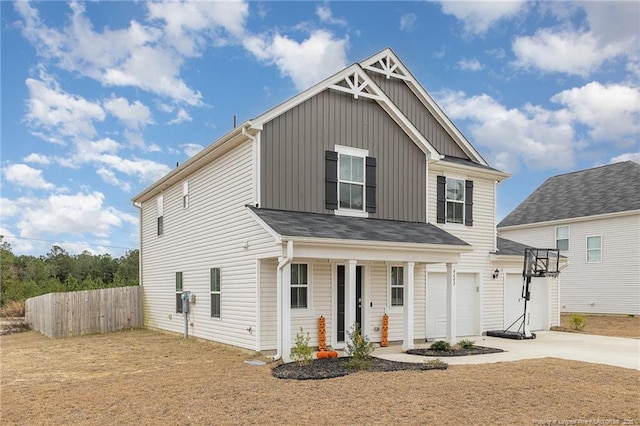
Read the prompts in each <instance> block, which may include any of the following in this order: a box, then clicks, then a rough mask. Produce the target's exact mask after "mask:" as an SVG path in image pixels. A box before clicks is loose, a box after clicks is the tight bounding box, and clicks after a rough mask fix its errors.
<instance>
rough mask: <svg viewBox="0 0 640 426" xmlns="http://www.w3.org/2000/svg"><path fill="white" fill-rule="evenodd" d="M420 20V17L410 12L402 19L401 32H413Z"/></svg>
mask: <svg viewBox="0 0 640 426" xmlns="http://www.w3.org/2000/svg"><path fill="white" fill-rule="evenodd" d="M417 19H418V15H416V14H415V13H413V12H409V13H407V14H405V15H402V16H401V17H400V30H401V31H411V30H413V29H414V28H415V26H416V20H417Z"/></svg>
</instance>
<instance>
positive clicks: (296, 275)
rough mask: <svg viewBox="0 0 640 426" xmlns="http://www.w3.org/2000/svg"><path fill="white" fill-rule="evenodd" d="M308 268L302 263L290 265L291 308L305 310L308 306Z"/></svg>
mask: <svg viewBox="0 0 640 426" xmlns="http://www.w3.org/2000/svg"><path fill="white" fill-rule="evenodd" d="M308 295H309V280H308V267H307V265H306V264H304V263H292V264H291V308H292V309H305V308H307V307H308V306H309V305H308V303H307V298H308Z"/></svg>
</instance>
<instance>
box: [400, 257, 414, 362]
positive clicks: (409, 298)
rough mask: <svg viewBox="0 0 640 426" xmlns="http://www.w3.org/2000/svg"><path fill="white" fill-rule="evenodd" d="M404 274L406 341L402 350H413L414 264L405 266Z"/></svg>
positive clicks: (409, 263)
mask: <svg viewBox="0 0 640 426" xmlns="http://www.w3.org/2000/svg"><path fill="white" fill-rule="evenodd" d="M405 265H406V266H405V272H404V295H403V300H402V305H403V308H404V339H403V342H402V350H403V351H406V350H408V349H413V282H414V275H415V274H414V266H415V263H414V262H407V263H406V264H405Z"/></svg>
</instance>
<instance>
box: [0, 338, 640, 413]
mask: <svg viewBox="0 0 640 426" xmlns="http://www.w3.org/2000/svg"><path fill="white" fill-rule="evenodd" d="M0 345H1V348H0V350H1V356H2V359H1V361H2V362H1V364H2V365H1V391H0V392H1V394H0V424H3V425H9V424H29V425H34V424H65V425H66V424H90V425H105V424H136V425H138V424H152V425H156V424H167V425H174V424H175V425H187V424H398V423H400V424H455V425H461V424H525V425H532V424H545V423H537V422H536V421H541V422H544V421H548V422H551V421H566V420H571V421H573V420H581V421H589V422H591V423H579V424H605V423H593V422H595V421H604V420H609V421H619V423H607V424H625V423H626V424H640V404H638V402H639V401H640V386H639V384H640V371H636V370H629V369H623V368H615V367H609V366H604V365H594V364H586V363H580V362H571V361H564V360H558V359H542V360H530V361H519V362H511V363H499V364H484V365H476V366H450V367H449V369H447V370H444V371H438V370H435V371H434V370H432V371H399V372H387V373H372V372H362V373H355V374H351V375H349V376H346V377H340V378H336V379H327V380H319V381H295V380H281V379H276V378H274V377H273V376H272V375H271V371H270V370H271V366H270V365H266V366H262V367H252V366H248V365H245V364H243V361H245V360H250V359H255V358H256V357H255V356H254V354H251V353H249V352H242V351H239V350H236V349H232V348H229V347H223V346H220V345H216V344H213V343H211V342H204V341H200V340H196V339H189V340H184V339H182V338H181V337H179V336H175V335H171V334H166V333H160V332H154V331H148V330H134V331H125V332H119V333H112V334H105V335H92V336H84V337H75V338H67V339H59V340H51V339H49V338H47V337H45V336H42V335H40V334H38V333H35V332H33V331H30V332H26V333H21V334H13V335H7V336H2V337H0ZM623 422H625V423H623ZM546 424H554V423H546ZM555 424H561V423H555ZM565 424H578V423H565Z"/></svg>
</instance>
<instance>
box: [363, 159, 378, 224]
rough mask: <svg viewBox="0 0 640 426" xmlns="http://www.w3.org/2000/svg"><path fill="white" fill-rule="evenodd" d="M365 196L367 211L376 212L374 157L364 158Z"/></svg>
mask: <svg viewBox="0 0 640 426" xmlns="http://www.w3.org/2000/svg"><path fill="white" fill-rule="evenodd" d="M365 164H366V169H365V170H366V171H365V175H366V184H367V188H366V191H367V192H366V198H367V206H366V209H367V212H368V213H375V212H376V159H375V158H373V157H367V158H366V162H365Z"/></svg>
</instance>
